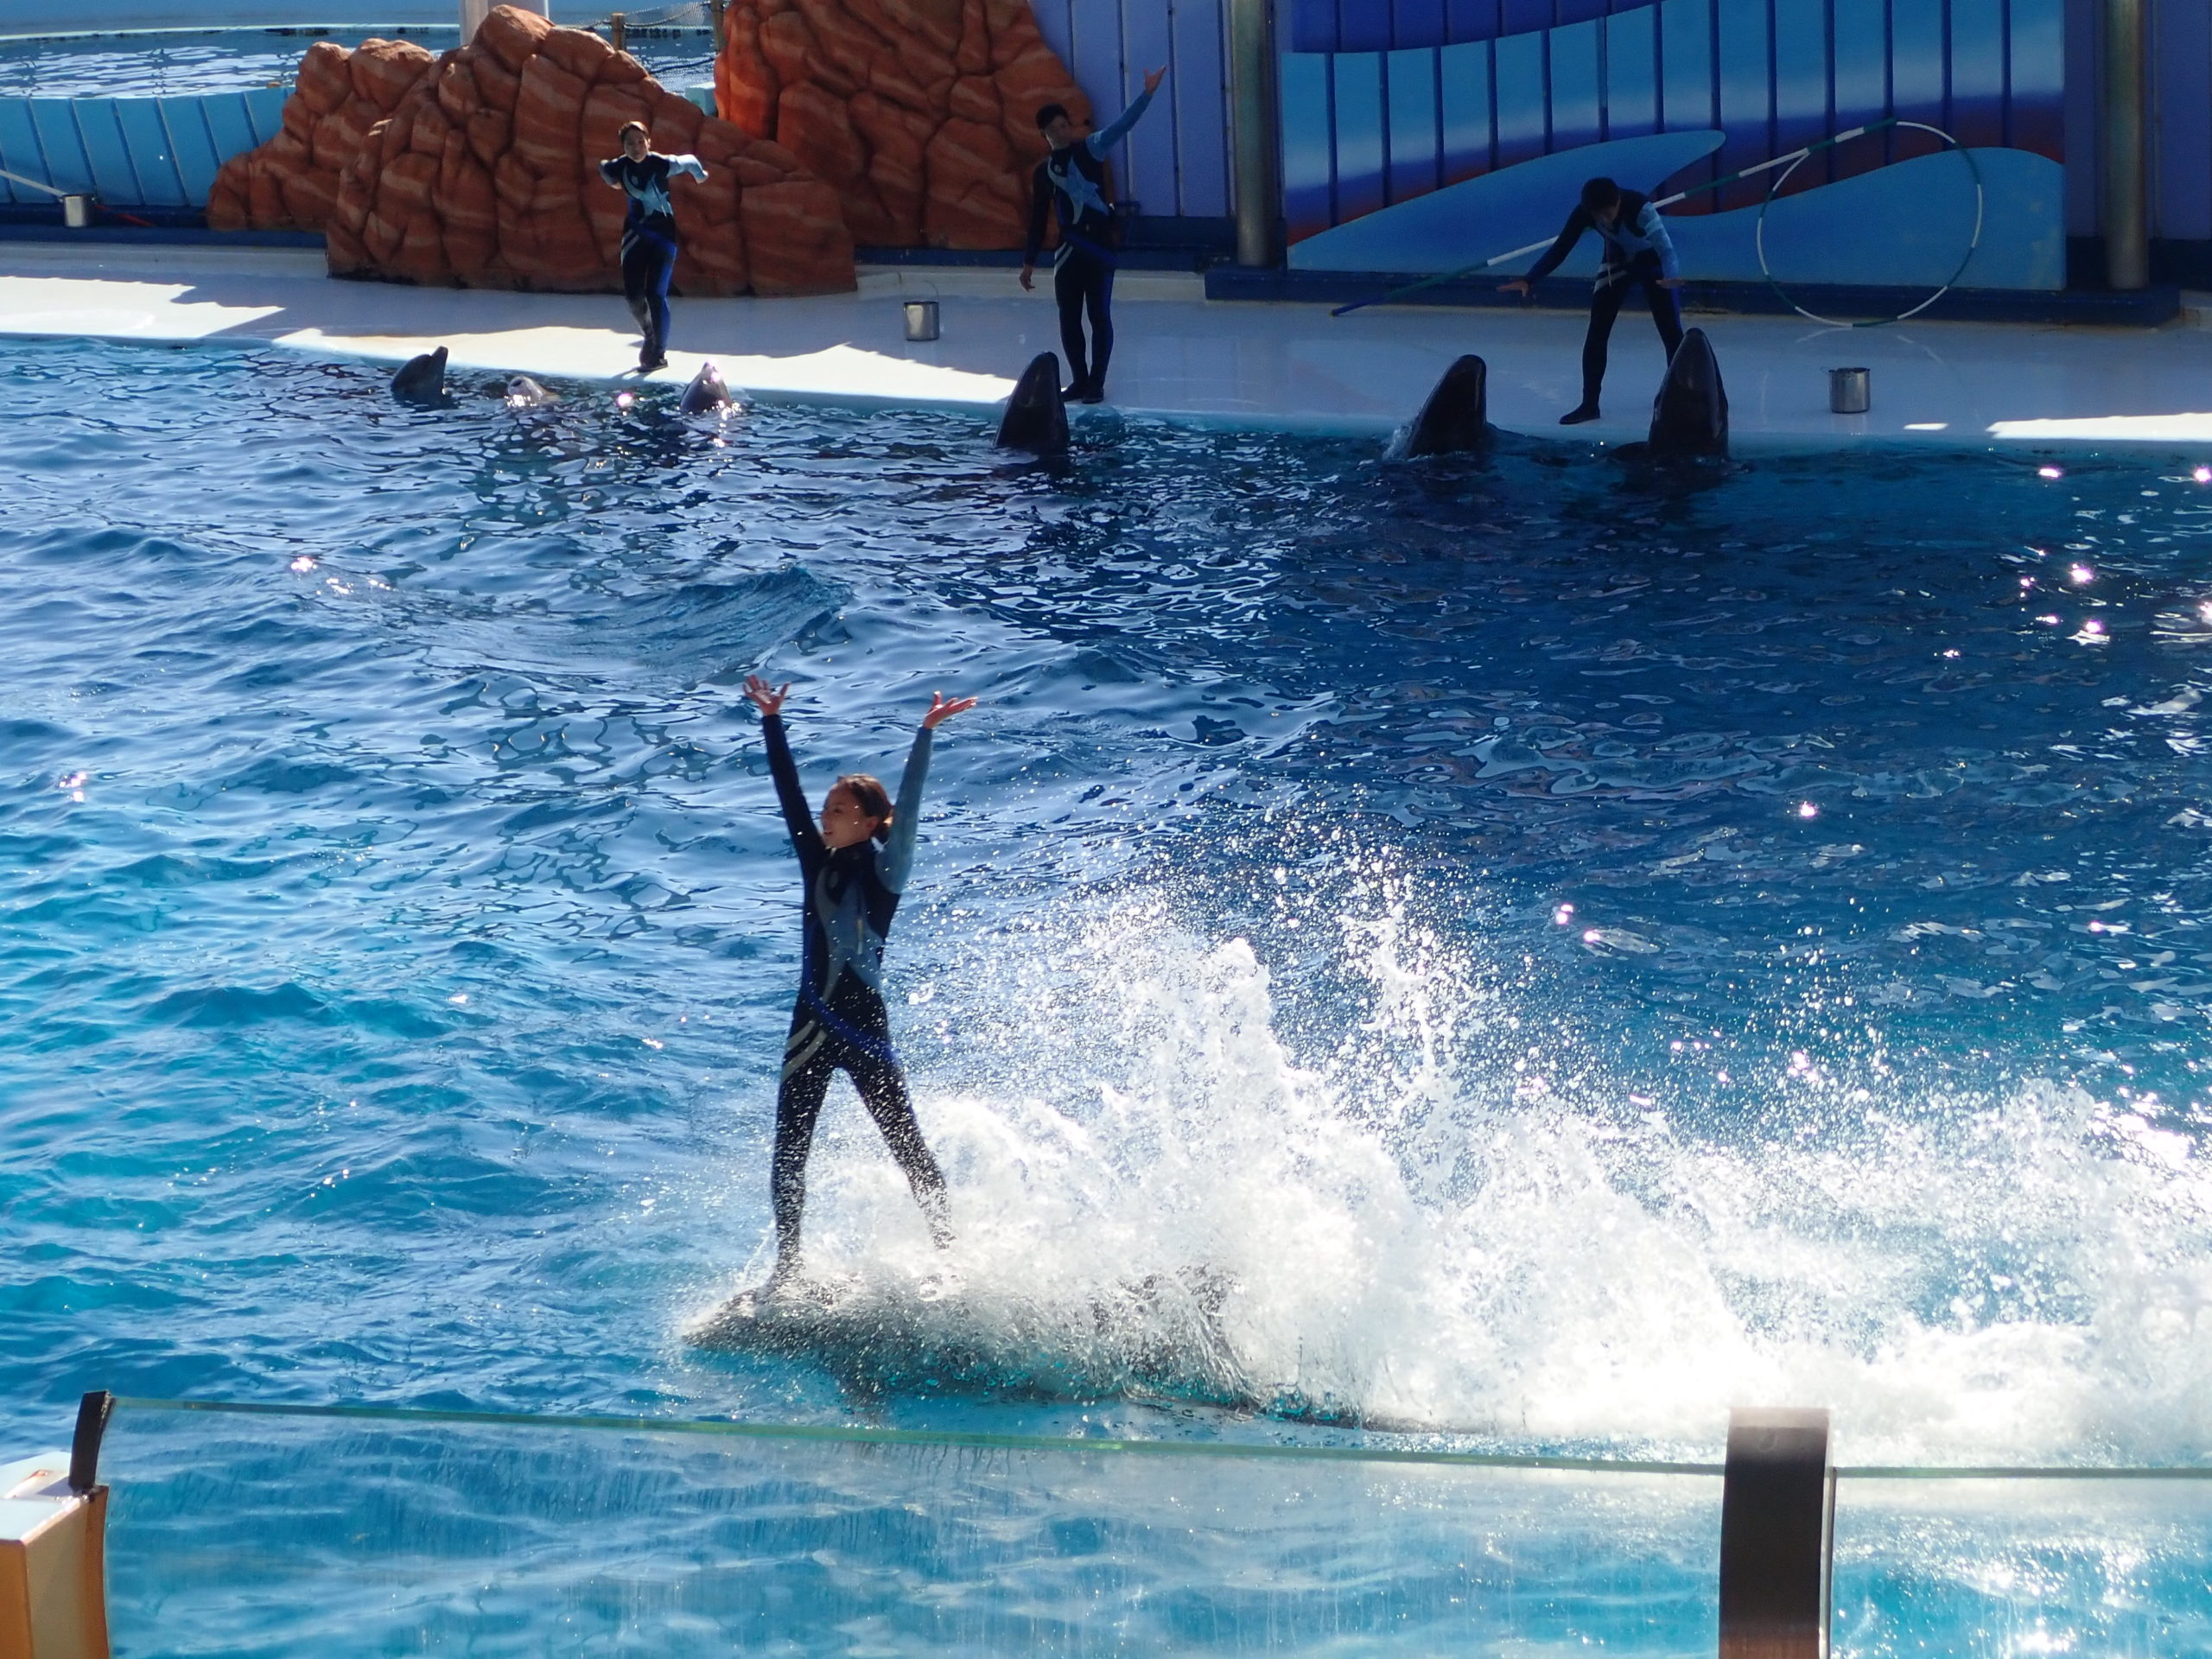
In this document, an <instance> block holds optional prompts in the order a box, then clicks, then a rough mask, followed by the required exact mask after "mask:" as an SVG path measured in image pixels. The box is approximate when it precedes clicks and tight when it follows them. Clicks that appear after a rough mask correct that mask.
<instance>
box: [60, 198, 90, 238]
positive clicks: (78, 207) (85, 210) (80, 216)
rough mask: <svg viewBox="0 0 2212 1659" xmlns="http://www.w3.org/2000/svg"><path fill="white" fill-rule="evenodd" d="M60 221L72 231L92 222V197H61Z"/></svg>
mask: <svg viewBox="0 0 2212 1659" xmlns="http://www.w3.org/2000/svg"><path fill="white" fill-rule="evenodd" d="M61 222H62V223H63V224H64V225H67V226H68V227H69V228H70V229H71V230H73V231H81V230H83V229H84V228H85V227H86V226H88V225H90V224H91V223H92V198H91V197H90V196H64V197H62V198H61Z"/></svg>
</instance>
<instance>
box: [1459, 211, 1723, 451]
mask: <svg viewBox="0 0 2212 1659" xmlns="http://www.w3.org/2000/svg"><path fill="white" fill-rule="evenodd" d="M1585 231H1595V232H1598V234H1599V236H1600V237H1602V238H1605V264H1604V266H1603V267H1602V268H1601V269H1600V270H1599V272H1598V286H1597V289H1596V291H1595V292H1593V293H1592V295H1591V296H1590V332H1589V334H1587V335H1586V336H1585V337H1584V339H1583V341H1582V402H1581V403H1580V404H1579V405H1578V406H1577V407H1576V408H1574V409H1573V410H1571V411H1570V412H1568V413H1567V414H1565V415H1562V416H1560V417H1559V423H1560V425H1561V426H1578V425H1580V423H1583V422H1584V421H1594V420H1596V419H1597V418H1598V389H1599V386H1601V385H1604V384H1605V343H1606V341H1608V340H1611V338H1612V334H1613V319H1614V318H1616V317H1618V316H1619V315H1620V314H1621V302H1622V301H1624V300H1625V299H1626V298H1627V297H1628V291H1629V289H1631V288H1634V287H1636V286H1637V285H1638V284H1639V283H1641V284H1642V285H1643V292H1644V296H1645V298H1646V299H1648V300H1649V302H1650V305H1651V321H1653V322H1655V323H1656V324H1657V325H1658V327H1659V339H1660V340H1661V342H1662V344H1664V345H1665V346H1666V347H1667V360H1668V361H1669V362H1670V363H1671V362H1672V361H1674V358H1675V347H1676V346H1680V345H1681V343H1682V317H1681V310H1680V309H1679V308H1677V307H1676V305H1675V295H1674V290H1675V289H1678V288H1680V287H1681V285H1682V274H1681V266H1680V265H1679V264H1677V263H1676V261H1675V244H1674V241H1673V239H1672V238H1669V236H1668V234H1667V221H1666V220H1664V219H1662V218H1660V217H1659V210H1658V209H1657V208H1656V207H1653V206H1652V205H1651V199H1650V198H1649V196H1643V195H1639V194H1637V193H1636V192H1635V191H1633V190H1624V189H1622V188H1620V186H1618V184H1615V183H1614V182H1613V181H1611V179H1592V180H1591V181H1589V183H1587V184H1586V185H1584V186H1583V187H1582V202H1581V205H1580V207H1576V208H1575V210H1574V211H1573V213H1571V214H1569V215H1568V216H1567V228H1566V229H1565V230H1563V231H1561V232H1560V233H1559V239H1558V240H1557V241H1556V242H1554V243H1553V244H1552V245H1551V246H1550V247H1548V248H1547V249H1545V250H1544V257H1542V258H1541V259H1539V260H1537V261H1536V264H1535V268H1534V269H1533V270H1530V271H1529V274H1528V275H1527V276H1526V277H1516V278H1515V279H1514V280H1513V281H1511V282H1510V283H1500V284H1499V285H1498V291H1499V292H1500V293H1516V292H1517V293H1521V294H1526V293H1528V291H1529V285H1530V284H1531V283H1540V282H1541V281H1543V279H1544V278H1545V277H1548V276H1550V275H1551V274H1552V272H1553V271H1554V270H1557V269H1558V267H1559V263H1560V260H1562V259H1564V258H1566V257H1567V255H1568V254H1570V253H1572V252H1573V251H1574V245H1575V244H1576V243H1578V242H1580V240H1581V239H1582V233H1583V232H1585Z"/></svg>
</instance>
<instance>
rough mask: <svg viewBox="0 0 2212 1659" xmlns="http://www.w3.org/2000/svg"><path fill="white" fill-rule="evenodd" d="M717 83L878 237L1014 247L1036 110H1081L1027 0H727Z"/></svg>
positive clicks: (1034, 142)
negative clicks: (1044, 107)
mask: <svg viewBox="0 0 2212 1659" xmlns="http://www.w3.org/2000/svg"><path fill="white" fill-rule="evenodd" d="M715 98H716V102H717V104H718V105H719V106H720V108H721V112H722V115H723V116H724V118H727V119H728V120H731V121H734V122H735V123H737V124H738V125H740V126H741V127H743V128H745V129H746V130H747V131H749V132H757V133H760V134H762V135H764V136H765V137H770V138H772V139H774V140H775V141H776V142H777V143H779V144H781V145H782V146H783V147H784V148H785V149H788V150H789V151H791V154H792V155H793V156H797V157H798V160H799V162H800V163H801V165H803V166H804V167H805V168H807V169H808V170H809V171H810V172H811V173H813V174H814V175H815V176H816V177H817V178H820V179H822V180H824V181H827V182H828V183H829V185H830V186H831V187H832V188H835V189H836V193H837V198H838V200H839V202H840V204H841V205H842V207H843V209H844V215H845V222H846V224H847V225H848V226H850V228H851V230H852V233H853V239H854V240H855V241H856V242H858V243H860V244H861V245H863V246H874V247H943V248H1018V247H1020V245H1021V244H1022V240H1023V238H1024V237H1025V236H1026V235H1027V230H1028V219H1029V179H1030V175H1031V172H1032V170H1033V168H1035V167H1036V165H1037V163H1038V162H1040V161H1042V160H1043V159H1044V158H1045V149H1046V146H1045V142H1044V140H1043V138H1042V137H1039V134H1038V131H1037V111H1038V109H1039V106H1041V105H1046V104H1065V105H1067V107H1068V109H1069V110H1070V111H1071V112H1072V113H1074V114H1075V115H1076V116H1077V118H1079V119H1084V120H1087V119H1089V118H1090V103H1089V101H1088V100H1087V99H1085V98H1084V95H1083V93H1082V92H1080V91H1078V90H1077V87H1076V85H1075V81H1074V78H1073V77H1071V75H1070V74H1069V73H1068V72H1067V69H1066V67H1065V65H1063V64H1062V63H1061V62H1060V60H1059V59H1058V56H1057V55H1055V54H1054V53H1053V51H1052V48H1051V47H1049V46H1047V45H1046V44H1045V38H1044V36H1043V35H1040V34H1039V32H1038V29H1037V20H1036V18H1035V16H1033V14H1032V13H1031V11H1030V10H1029V4H1028V0H732V3H731V5H730V7H729V10H728V13H727V14H726V33H725V37H724V45H723V48H722V53H721V56H720V58H718V59H717V60H716V61H715Z"/></svg>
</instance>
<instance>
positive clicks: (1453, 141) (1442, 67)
mask: <svg viewBox="0 0 2212 1659" xmlns="http://www.w3.org/2000/svg"><path fill="white" fill-rule="evenodd" d="M1436 56H1437V80H1438V82H1439V93H1440V97H1441V99H1442V100H1443V106H1444V107H1443V118H1444V119H1443V124H1444V168H1443V172H1444V182H1445V183H1446V184H1456V183H1458V182H1459V181H1460V180H1461V179H1471V178H1473V177H1474V176H1475V175H1478V174H1480V173H1487V172H1489V171H1490V168H1491V156H1490V42H1489V41H1469V42H1468V43H1467V44H1466V45H1465V46H1447V47H1446V48H1444V49H1443V50H1442V51H1441V52H1440V53H1438V54H1436Z"/></svg>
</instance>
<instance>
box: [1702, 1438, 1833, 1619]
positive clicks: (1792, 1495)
mask: <svg viewBox="0 0 2212 1659" xmlns="http://www.w3.org/2000/svg"><path fill="white" fill-rule="evenodd" d="M1834 1530H1835V1475H1834V1469H1833V1468H1832V1466H1831V1465H1830V1464H1829V1462H1828V1414H1827V1412H1825V1411H1792V1410H1771V1409H1764V1408H1738V1410H1735V1411H1732V1412H1730V1413H1729V1414H1728V1463H1727V1471H1726V1476H1725V1478H1723V1480H1722V1482H1721V1496H1720V1659H1827V1650H1828V1593H1829V1592H1828V1583H1829V1565H1830V1560H1831V1557H1832V1555H1833V1554H1834Z"/></svg>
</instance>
